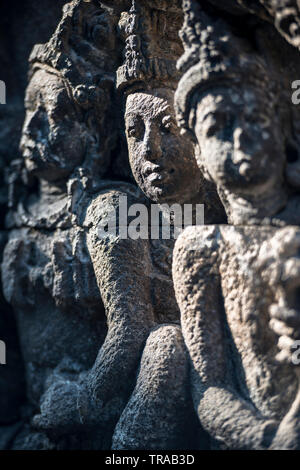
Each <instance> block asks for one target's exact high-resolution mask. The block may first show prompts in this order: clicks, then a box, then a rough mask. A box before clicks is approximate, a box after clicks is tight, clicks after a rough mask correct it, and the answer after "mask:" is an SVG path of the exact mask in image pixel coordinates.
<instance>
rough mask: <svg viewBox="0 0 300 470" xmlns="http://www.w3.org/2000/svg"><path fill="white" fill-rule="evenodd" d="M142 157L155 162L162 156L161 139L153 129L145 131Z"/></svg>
mask: <svg viewBox="0 0 300 470" xmlns="http://www.w3.org/2000/svg"><path fill="white" fill-rule="evenodd" d="M142 151H143V155H144V156H145V158H147V160H149V161H156V160H158V159H159V158H161V156H162V149H161V138H160V135H159V133H158V132H155V129H152V128H150V129H147V130H146V132H145V135H144V140H143V150H142Z"/></svg>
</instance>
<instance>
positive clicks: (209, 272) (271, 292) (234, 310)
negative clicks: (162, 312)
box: [173, 226, 300, 449]
mask: <svg viewBox="0 0 300 470" xmlns="http://www.w3.org/2000/svg"><path fill="white" fill-rule="evenodd" d="M299 242H300V232H299V229H298V228H296V227H287V228H282V229H277V228H274V227H232V226H211V227H203V228H199V227H197V228H196V227H190V228H188V229H186V230H185V232H184V233H183V234H182V235H181V236H180V237H179V239H178V241H177V243H176V246H175V252H174V265H173V276H174V283H175V289H176V297H177V300H178V303H179V305H180V308H181V323H182V330H183V335H184V338H185V342H186V345H187V347H188V350H189V354H190V358H191V361H192V372H191V381H192V384H191V386H192V394H193V401H194V406H195V409H196V410H197V411H198V415H199V418H200V420H201V423H202V425H203V426H204V428H205V429H206V430H207V431H208V432H209V433H210V435H211V436H213V437H214V438H215V439H216V440H217V441H218V443H219V445H220V446H221V448H224V447H225V448H230V449H263V448H265V449H266V448H280V449H282V448H299V445H300V442H299V381H298V377H299V366H297V365H295V364H298V362H296V363H293V349H292V348H293V345H294V343H295V340H296V339H299V305H298V291H299V279H300V278H299V266H300V264H299V262H300V260H299ZM277 335H279V336H280V339H279V341H278V344H277V339H278V338H277ZM296 349H297V348H296ZM296 352H297V351H294V353H296ZM296 358H297V355H296Z"/></svg>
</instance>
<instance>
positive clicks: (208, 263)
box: [173, 1, 299, 449]
mask: <svg viewBox="0 0 300 470" xmlns="http://www.w3.org/2000/svg"><path fill="white" fill-rule="evenodd" d="M240 3H244V2H240ZM245 3H246V2H245ZM249 3H250V2H249ZM262 3H264V2H262ZM266 3H267V2H266ZM270 3H272V2H270ZM228 6H229V2H228ZM184 8H185V21H184V25H183V28H182V31H181V37H182V39H183V43H184V46H185V53H184V55H183V56H182V58H181V60H180V61H179V67H180V68H181V70H182V71H183V72H184V73H183V76H182V78H181V80H180V84H179V86H178V88H177V91H176V99H175V107H176V111H177V118H178V121H179V123H180V125H181V126H182V127H183V128H184V129H185V130H186V132H187V133H188V134H189V135H190V136H191V138H192V140H194V141H195V142H196V145H197V157H196V158H197V162H198V165H199V167H200V168H201V169H202V171H203V173H204V175H205V176H206V178H208V179H210V180H212V181H214V182H215V183H216V185H217V188H218V193H219V195H220V198H221V200H222V202H223V203H224V207H225V210H226V213H227V216H228V222H229V225H227V226H225V225H223V226H220V225H217V226H211V227H209V226H206V227H194V228H189V229H187V230H186V231H185V232H184V233H183V234H182V235H181V236H180V238H179V239H178V241H177V243H176V246H175V251H174V257H173V278H174V285H175V292H176V298H177V300H178V304H179V306H180V310H181V325H182V331H183V336H184V339H185V343H186V345H187V348H188V351H189V355H190V358H191V367H192V371H191V387H192V395H193V401H194V407H195V410H196V411H197V412H198V416H199V419H200V421H201V423H202V425H203V427H204V429H206V431H207V432H208V433H209V434H210V436H211V437H213V438H215V439H216V443H215V445H216V447H217V448H227V449H296V448H299V395H298V389H299V382H298V376H299V371H298V368H297V365H296V364H295V363H294V362H293V352H292V351H293V346H294V344H295V340H297V339H298V334H299V333H298V331H299V323H298V321H299V320H298V315H299V312H298V308H299V306H298V303H297V298H298V297H297V292H298V283H299V272H298V267H299V259H298V254H299V248H298V247H299V231H298V228H297V227H292V226H288V227H286V228H276V227H275V226H276V225H277V226H278V225H282V226H283V225H292V224H293V225H299V220H298V217H299V211H298V210H297V206H298V198H299V195H298V188H297V183H296V179H297V170H296V168H297V162H298V150H297V149H298V145H297V143H296V141H295V140H294V135H295V129H296V128H297V125H298V124H297V123H298V114H297V112H298V111H297V110H296V109H294V108H293V105H292V104H291V100H288V99H287V97H288V89H289V86H290V84H291V82H292V74H293V73H294V70H295V69H296V67H297V64H298V63H299V59H298V52H297V50H296V49H293V48H292V47H286V44H284V41H283V40H282V39H281V37H280V36H279V35H278V33H277V32H275V30H273V29H272V28H273V25H272V26H271V25H270V26H268V24H267V23H266V24H264V28H263V29H262V26H261V19H258V20H257V19H253V18H252V19H251V23H252V31H251V34H249V31H248V32H247V33H246V34H245V30H244V31H242V29H241V28H239V27H238V25H237V22H236V21H235V20H234V19H233V16H231V17H227V19H226V18H225V17H222V15H220V14H219V15H218V14H217V15H214V12H213V10H211V9H210V8H207V7H206V6H205V5H203V4H200V2H197V1H187V2H184ZM228 11H230V9H229V10H228ZM231 13H232V14H233V11H232V12H231ZM236 13H237V12H236V11H234V14H236ZM243 28H245V23H244V24H243ZM268 37H269V38H271V37H273V38H274V44H283V47H284V48H285V50H286V51H287V55H288V56H289V58H291V57H294V63H295V64H296V65H295V69H294V70H293V71H292V72H291V75H289V74H287V75H289V80H288V81H287V82H285V79H283V80H282V79H281V77H280V72H281V70H282V68H281V67H282V65H283V62H282V55H281V54H279V53H277V49H276V47H274V46H273V48H272V49H271V48H270V49H267V44H268V41H269V39H268ZM254 40H255V42H254ZM277 41H278V42H277ZM254 45H255V47H254ZM266 50H269V51H271V50H272V54H271V53H270V54H268V53H267V54H266ZM277 198H278V199H277ZM268 201H269V202H268ZM272 225H273V226H272Z"/></svg>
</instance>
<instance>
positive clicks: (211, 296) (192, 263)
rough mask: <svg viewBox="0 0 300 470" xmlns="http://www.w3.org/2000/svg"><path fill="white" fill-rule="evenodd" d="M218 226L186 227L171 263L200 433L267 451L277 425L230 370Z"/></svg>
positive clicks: (238, 446)
mask: <svg viewBox="0 0 300 470" xmlns="http://www.w3.org/2000/svg"><path fill="white" fill-rule="evenodd" d="M219 239H220V232H219V229H218V227H216V226H212V227H201V228H199V227H198V228H196V227H190V228H189V229H187V230H186V231H185V232H184V233H183V234H182V235H181V236H180V238H179V239H178V241H177V243H176V245H175V251H174V258H173V278H174V285H175V292H176V298H177V301H178V303H179V307H180V309H181V322H182V330H183V336H184V339H185V342H186V345H187V348H188V351H189V354H190V359H191V362H192V373H191V380H192V395H193V401H194V407H195V409H196V410H197V412H198V416H199V418H200V421H201V424H202V426H203V427H204V429H205V430H206V431H207V432H208V433H209V434H210V435H211V436H212V437H213V438H215V439H217V440H218V441H219V442H221V443H222V444H223V445H225V447H226V448H230V449H261V448H268V447H269V445H270V443H271V441H272V438H273V436H274V434H275V432H276V429H277V423H276V422H275V421H271V420H269V419H265V418H264V417H263V416H262V415H261V414H259V412H258V411H257V410H256V409H255V408H254V406H253V405H252V404H251V403H250V402H247V401H246V400H244V399H243V398H242V397H241V396H240V395H239V393H238V390H236V388H235V386H234V384H233V381H232V379H231V377H230V375H229V371H228V367H227V364H228V356H227V354H226V342H227V341H228V340H227V339H226V332H225V329H224V324H225V322H226V319H225V316H224V314H223V313H222V297H221V288H220V279H219V271H218V250H219V249H220V245H219Z"/></svg>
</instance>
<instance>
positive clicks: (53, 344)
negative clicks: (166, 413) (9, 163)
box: [2, 0, 117, 449]
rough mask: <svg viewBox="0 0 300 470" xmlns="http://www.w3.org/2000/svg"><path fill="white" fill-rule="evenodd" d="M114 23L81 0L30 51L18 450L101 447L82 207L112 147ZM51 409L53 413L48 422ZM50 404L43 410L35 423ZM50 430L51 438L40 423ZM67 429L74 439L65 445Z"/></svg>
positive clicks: (14, 240)
mask: <svg viewBox="0 0 300 470" xmlns="http://www.w3.org/2000/svg"><path fill="white" fill-rule="evenodd" d="M114 21H115V18H114V17H113V16H112V15H111V14H110V13H109V12H108V11H107V10H105V9H104V8H100V7H99V4H98V2H89V3H86V2H83V1H81V0H80V1H75V2H72V3H71V4H68V5H66V7H65V9H64V15H63V18H62V20H61V22H60V24H59V25H58V28H57V30H56V32H55V34H54V35H53V37H52V38H51V40H50V41H49V42H48V43H47V44H46V45H45V46H41V45H40V46H36V47H35V48H34V50H33V53H32V55H31V59H30V60H31V69H30V72H31V80H30V84H29V86H28V90H27V94H26V120H25V123H24V128H23V136H22V141H21V149H22V152H23V155H24V162H25V166H24V168H22V167H21V168H19V167H16V169H15V174H16V176H13V175H12V177H11V182H12V191H11V194H12V197H13V199H14V198H15V197H16V195H17V196H18V194H17V193H20V179H21V178H22V179H23V186H24V183H25V189H26V191H23V194H21V195H20V194H19V196H21V198H20V200H19V201H18V200H17V201H16V202H15V201H14V200H12V201H11V204H14V205H15V207H14V210H12V211H11V214H10V216H9V217H8V227H9V228H10V236H9V242H8V244H7V246H6V249H5V253H4V260H3V267H2V272H3V276H2V277H3V285H4V293H5V296H6V299H7V300H8V302H9V303H10V304H11V305H12V306H13V308H14V310H15V314H16V317H17V323H18V330H19V333H20V342H21V350H22V355H23V358H24V362H25V369H26V382H27V399H28V411H27V412H26V415H25V417H24V420H25V422H24V426H23V430H22V431H21V432H20V433H19V436H18V437H17V438H16V440H15V443H14V444H13V447H14V448H27V449H28V448H32V449H37V448H52V447H53V446H57V445H58V446H61V447H62V448H80V447H81V448H91V447H94V448H101V446H102V437H101V438H100V437H98V436H97V432H96V431H97V430H96V431H95V432H94V433H93V437H91V434H90V435H87V434H86V432H87V431H86V430H87V429H90V428H91V427H93V425H94V423H95V422H97V418H98V417H97V416H96V413H95V411H94V412H92V413H86V414H85V413H84V411H83V412H82V413H81V414H80V412H79V409H80V406H81V405H80V393H81V395H84V391H82V392H81V389H82V388H83V387H81V386H80V384H81V382H82V381H83V382H84V379H83V377H82V374H84V372H85V371H87V370H89V369H90V368H91V367H92V365H93V363H94V360H95V358H96V356H97V353H98V350H99V348H100V346H101V344H102V342H103V340H104V338H105V334H106V325H105V323H106V322H105V315H104V308H103V303H102V301H101V295H100V293H99V289H98V286H97V282H96V277H95V273H94V268H93V265H92V261H91V259H90V255H89V251H88V248H87V244H86V233H85V229H84V227H83V226H82V225H81V219H80V210H82V212H83V213H84V211H85V210H86V208H87V206H88V203H89V197H91V194H93V191H94V190H95V187H97V184H98V182H99V181H101V176H102V175H104V173H105V171H106V170H107V168H108V165H109V163H110V160H109V156H110V152H111V150H112V147H113V140H114V132H113V130H112V128H111V123H112V119H109V117H110V115H111V114H110V113H111V112H112V99H111V89H112V87H113V80H114V75H113V71H114V68H115V67H116V65H115V60H116V57H115V54H117V50H116V47H115V36H114V35H113V28H114ZM99 44H101V51H100V50H99V47H98V46H99ZM114 51H115V52H114ZM83 53H84V55H83ZM104 71H105V72H104ZM104 96H105V100H104ZM104 118H106V119H104ZM14 187H17V189H18V191H16V190H14ZM89 191H90V193H89ZM89 195H90V196H89ZM83 196H86V199H85V200H84V197H83ZM51 400H52V403H50V402H51ZM50 405H51V406H50ZM47 406H50V408H51V409H52V415H49V416H47V420H45V421H46V422H43V410H44V409H45V408H47ZM40 408H41V412H42V415H41V416H36V417H35V418H34V420H33V423H31V418H32V416H33V415H35V414H37V413H39V409H40ZM73 408H74V409H73ZM98 427H99V425H98ZM34 428H36V429H37V431H36V432H35V431H34ZM45 428H46V429H47V430H49V434H48V435H49V436H50V441H49V439H48V437H46V435H45V434H44V433H43V432H39V430H40V429H45ZM51 432H52V434H53V435H51ZM108 435H109V432H108ZM58 436H59V437H60V436H64V437H65V439H60V441H59V444H57V445H56V444H54V441H55V440H56V438H57V437H58ZM108 439H109V437H108ZM51 441H53V442H51ZM103 445H105V444H103Z"/></svg>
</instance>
